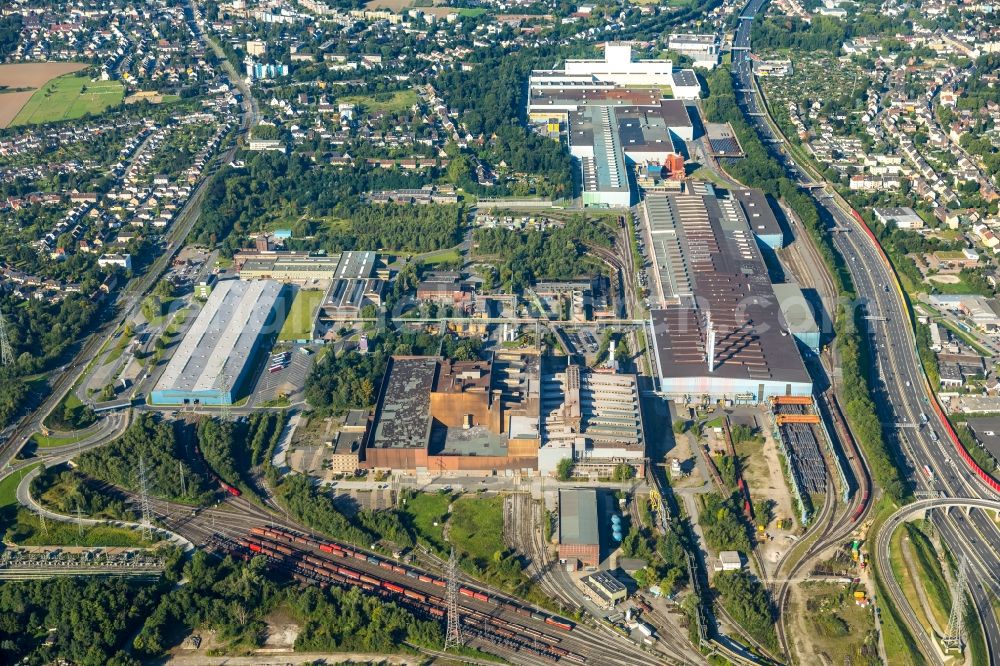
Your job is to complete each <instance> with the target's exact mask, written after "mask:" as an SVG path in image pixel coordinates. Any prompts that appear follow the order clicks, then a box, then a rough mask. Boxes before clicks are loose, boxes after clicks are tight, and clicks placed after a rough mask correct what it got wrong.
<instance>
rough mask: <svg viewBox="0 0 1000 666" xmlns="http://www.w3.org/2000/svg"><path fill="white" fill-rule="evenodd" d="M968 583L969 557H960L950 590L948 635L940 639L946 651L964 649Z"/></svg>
mask: <svg viewBox="0 0 1000 666" xmlns="http://www.w3.org/2000/svg"><path fill="white" fill-rule="evenodd" d="M968 583H969V556H968V555H963V556H962V563H961V564H959V566H958V577H957V578H956V579H955V584H954V585H953V586H952V588H951V615H949V616H948V633H947V634H946V635H945V636H944V638H943V639H942V641H941V642H942V643H944V648H945V650H946V651H949V652H950V651H951V650H958V651H959V652H961V651H962V650H963V649H964V648H965V588H966V586H967V585H968Z"/></svg>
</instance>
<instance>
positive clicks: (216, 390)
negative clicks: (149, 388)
mask: <svg viewBox="0 0 1000 666" xmlns="http://www.w3.org/2000/svg"><path fill="white" fill-rule="evenodd" d="M281 291H282V285H281V284H280V283H278V282H274V281H272V280H255V281H253V282H244V281H241V280H223V281H222V282H219V283H218V285H217V286H216V287H215V289H214V290H213V291H212V293H211V295H210V296H209V297H208V300H207V301H206V302H205V307H204V308H202V310H201V312H200V313H198V318H197V319H195V321H194V324H192V325H191V328H190V329H189V330H188V332H187V333H186V334H185V335H184V339H183V340H182V341H181V343H180V345H178V346H177V350H176V351H175V352H174V355H173V356H172V357H171V359H170V362H169V363H168V364H167V367H166V369H165V370H164V371H163V374H162V375H161V376H160V379H159V381H158V382H157V383H156V388H155V389H154V390H153V393H152V402H153V403H154V404H158V405H187V404H202V405H224V404H232V403H233V402H235V401H236V398H237V396H238V395H239V393H240V389H241V387H243V385H244V384H245V383H246V382H247V380H248V379H249V377H250V375H251V374H252V371H253V367H254V358H255V357H256V356H257V354H258V352H259V351H260V349H261V345H262V343H263V342H264V341H265V339H267V338H268V337H270V336H271V335H273V334H276V333H277V330H278V329H279V328H280V326H281V323H282V320H283V317H282V313H283V312H284V309H285V308H284V307H283V306H279V303H278V300H279V296H280V295H281Z"/></svg>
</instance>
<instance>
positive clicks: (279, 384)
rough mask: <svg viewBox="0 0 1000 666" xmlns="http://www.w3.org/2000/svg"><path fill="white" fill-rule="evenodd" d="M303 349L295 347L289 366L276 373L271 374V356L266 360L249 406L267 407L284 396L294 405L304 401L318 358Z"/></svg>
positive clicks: (311, 352)
mask: <svg viewBox="0 0 1000 666" xmlns="http://www.w3.org/2000/svg"><path fill="white" fill-rule="evenodd" d="M302 349H304V347H293V348H292V354H291V358H290V359H289V361H288V363H287V365H285V367H284V368H282V369H281V370H278V371H276V372H270V355H269V356H268V358H267V359H265V362H264V365H263V367H262V368H261V371H260V375H259V377H258V378H257V383H256V384H255V385H254V387H253V392H252V393H251V394H250V400H249V401H248V403H247V404H248V406H250V407H263V406H267V405H268V404H269V403H275V402H277V401H280V400H281V399H282V397H283V396H284V397H285V398H287V399H288V401H289V402H292V403H294V402H296V401H298V400H301V399H302V390H303V388H304V387H305V385H306V377H308V376H309V372H310V371H311V370H312V365H313V362H314V360H315V358H316V354H315V352H313V351H311V350H310V352H309V353H308V354H306V353H303V352H302V351H301V350H302Z"/></svg>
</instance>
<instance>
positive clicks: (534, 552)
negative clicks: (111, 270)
mask: <svg viewBox="0 0 1000 666" xmlns="http://www.w3.org/2000/svg"><path fill="white" fill-rule="evenodd" d="M504 502H505V517H506V518H507V520H505V521H504V529H505V530H508V526H509V532H508V533H507V535H506V541H507V545H508V546H510V547H511V548H514V549H516V550H517V551H518V552H521V553H523V554H524V555H525V556H526V557H527V558H528V567H527V569H526V573H527V574H528V577H529V578H530V579H531V580H532V582H534V583H536V584H537V585H538V586H539V587H540V588H541V589H542V591H543V592H545V594H546V596H548V597H550V598H552V599H554V600H556V601H557V602H558V603H559V604H560V606H562V607H563V608H565V609H567V610H576V609H578V608H579V607H580V604H579V601H577V600H576V599H575V598H573V596H572V594H570V593H569V592H567V591H566V590H564V589H563V588H561V587H560V586H559V585H558V584H557V583H556V582H555V581H553V580H552V578H551V576H550V571H551V570H552V568H553V567H555V566H557V562H556V561H555V560H550V559H549V557H548V551H547V549H546V546H545V543H544V539H543V537H542V531H541V529H539V528H540V525H537V520H538V518H539V515H538V507H536V505H535V503H534V502H533V501H532V499H531V495H530V494H528V493H511V494H510V495H508V496H506V498H505V500H504Z"/></svg>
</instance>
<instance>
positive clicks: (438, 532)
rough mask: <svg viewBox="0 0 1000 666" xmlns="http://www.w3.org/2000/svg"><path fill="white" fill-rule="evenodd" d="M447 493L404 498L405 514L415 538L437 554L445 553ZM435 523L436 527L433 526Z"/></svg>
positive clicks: (449, 501) (419, 494)
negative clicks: (415, 534) (410, 523)
mask: <svg viewBox="0 0 1000 666" xmlns="http://www.w3.org/2000/svg"><path fill="white" fill-rule="evenodd" d="M450 503H451V495H449V494H448V493H416V494H413V495H411V496H409V497H407V498H406V508H405V509H404V511H405V513H406V514H408V515H409V517H410V521H411V522H412V523H413V527H414V529H415V531H416V533H417V538H418V539H419V540H420V541H421V542H424V541H426V542H427V544H428V545H429V546H430V547H431V548H433V549H434V550H435V551H437V552H439V553H445V552H446V551H447V547H446V546H445V540H444V524H445V522H446V521H447V520H448V504H450ZM434 523H437V525H434Z"/></svg>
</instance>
